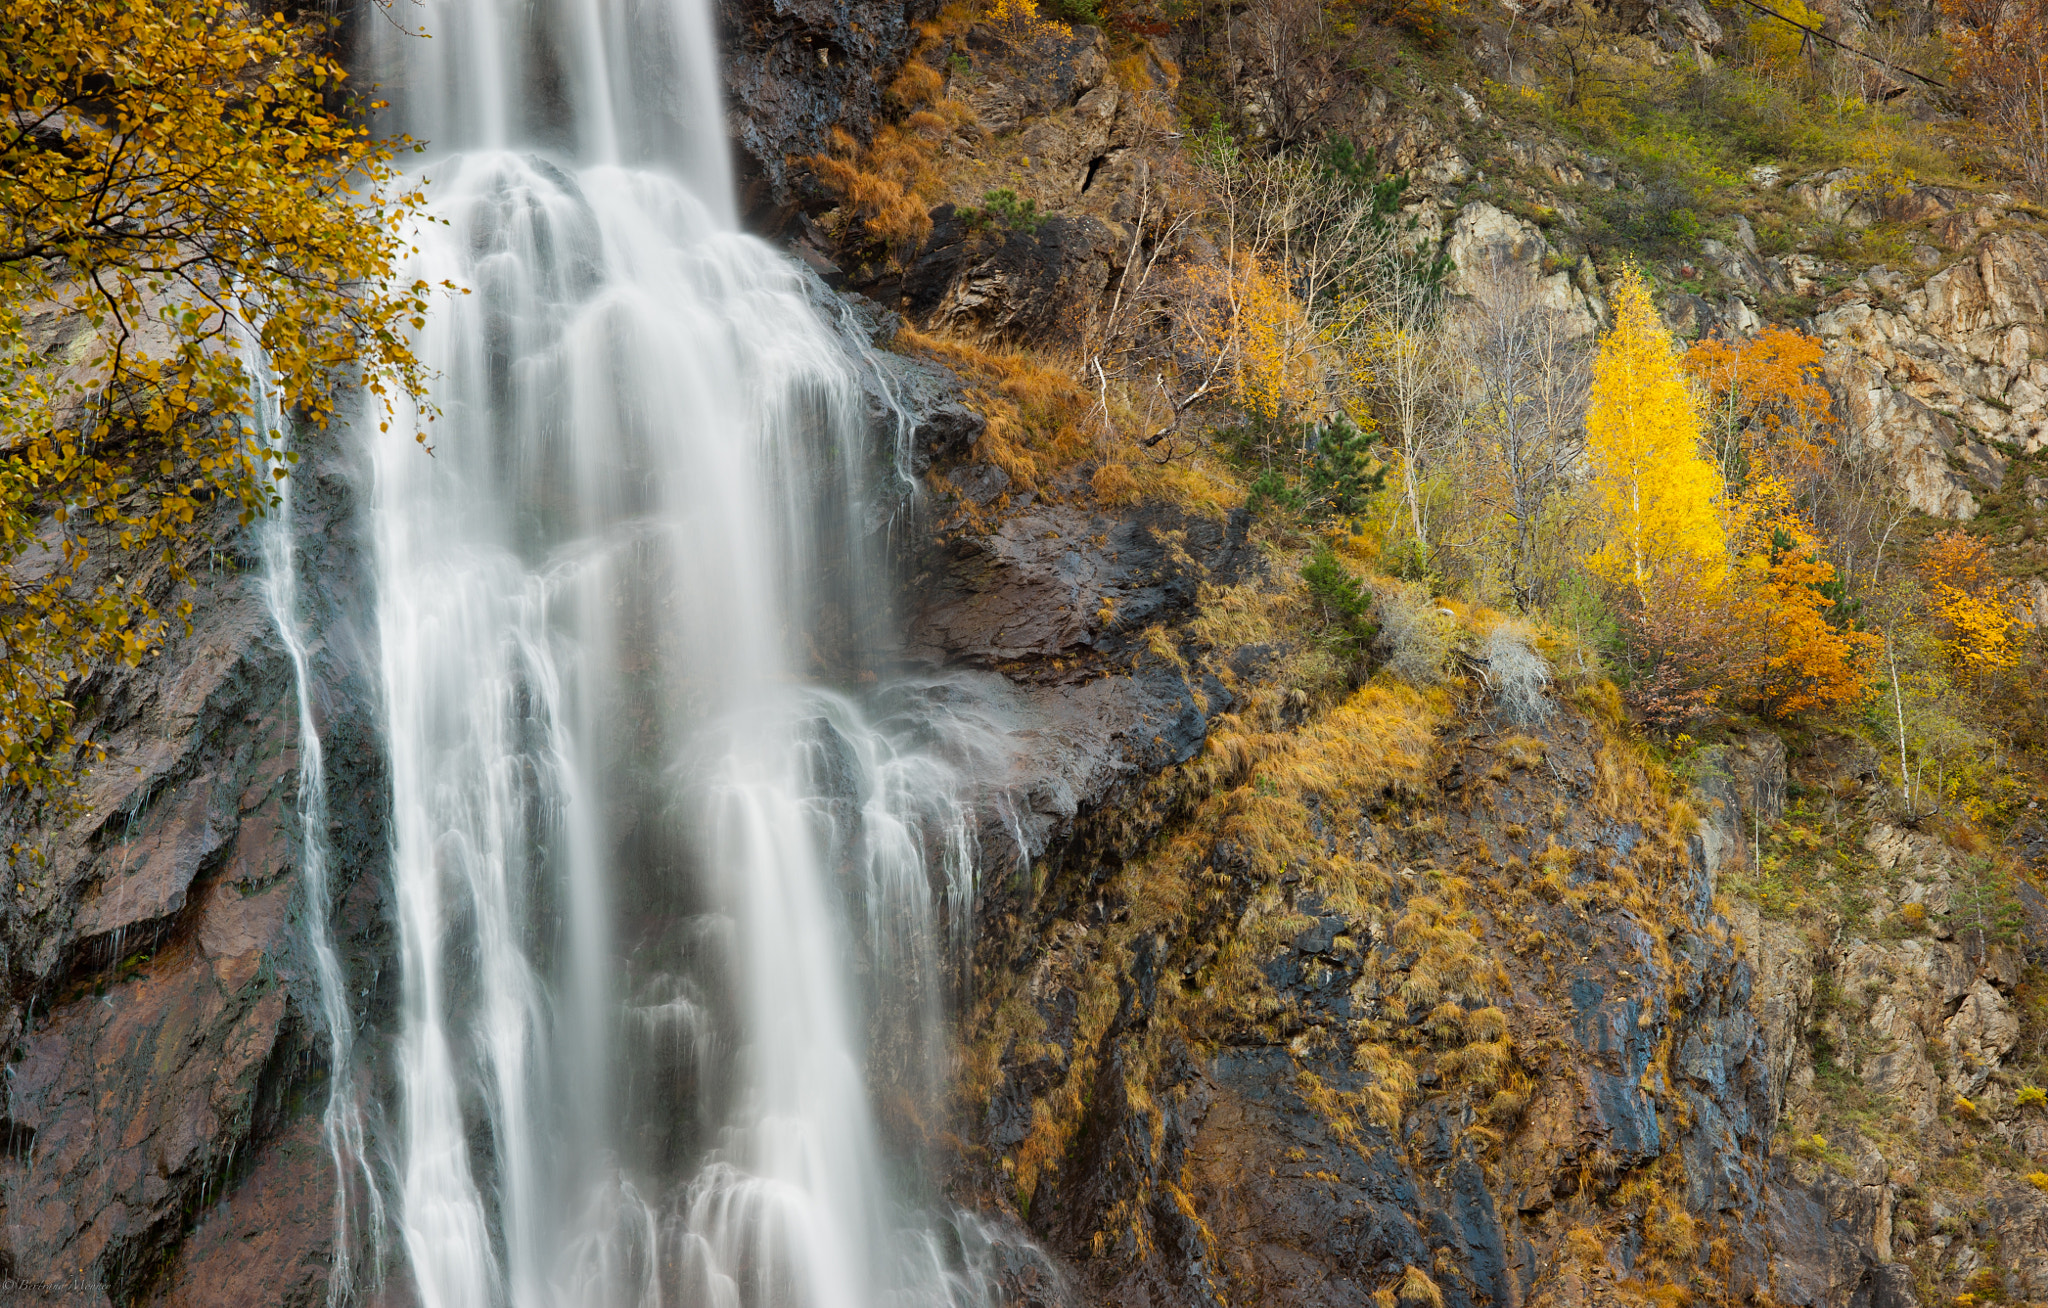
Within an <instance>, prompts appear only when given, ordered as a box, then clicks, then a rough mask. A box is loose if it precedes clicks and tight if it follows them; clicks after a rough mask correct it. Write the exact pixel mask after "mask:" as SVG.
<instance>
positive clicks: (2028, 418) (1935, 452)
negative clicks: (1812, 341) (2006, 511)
mask: <svg viewBox="0 0 2048 1308" xmlns="http://www.w3.org/2000/svg"><path fill="white" fill-rule="evenodd" d="M2044 284H2048V234H2042V233H2040V232H2037V231H2033V230H2019V231H2013V232H2005V231H1999V232H1994V233H1993V234H1992V235H1991V236H1989V237H1987V238H1985V239H1984V240H1983V241H1982V242H1981V244H1979V245H1978V246H1977V247H1976V248H1975V249H1973V250H1972V251H1971V252H1970V253H1969V255H1968V257H1966V258H1964V259H1962V260H1960V261H1959V262H1957V263H1955V264H1953V265H1951V266H1949V267H1948V268H1946V269H1944V270H1942V271H1941V272H1938V273H1936V274H1935V275H1933V276H1932V277H1929V278H1927V279H1926V281H1925V282H1924V283H1923V284H1921V285H1920V286H1918V287H1912V288H1909V286H1908V283H1907V282H1906V281H1905V279H1903V278H1902V277H1899V276H1898V275H1895V274H1893V275H1887V270H1885V269H1882V268H1878V269H1872V270H1870V271H1869V272H1867V273H1865V274H1864V275H1863V276H1862V277H1861V278H1859V279H1858V280H1857V281H1856V282H1855V283H1853V284H1852V285H1851V286H1850V287H1849V288H1848V289H1847V290H1846V291H1845V292H1844V293H1842V294H1841V295H1840V296H1838V297H1837V300H1836V302H1835V303H1833V304H1832V306H1831V307H1829V308H1828V309H1827V310H1826V311H1824V312H1822V313H1821V314H1819V315H1818V316H1817V317H1816V318H1815V319H1814V330H1815V331H1816V332H1817V333H1818V334H1819V335H1820V336H1821V338H1822V339H1823V340H1825V341H1827V342H1828V343H1829V345H1830V347H1831V348H1830V350H1829V353H1828V355H1827V360H1826V370H1827V375H1828V379H1829V381H1830V383H1831V384H1832V385H1833V386H1834V387H1835V388H1837V391H1838V393H1839V394H1840V395H1841V397H1842V403H1843V409H1844V413H1843V417H1844V419H1845V425H1846V427H1847V428H1848V431H1849V433H1850V437H1851V439H1852V440H1854V441H1856V442H1858V443H1859V444H1860V445H1861V446H1862V448H1864V449H1866V450H1868V451H1870V452H1872V453H1875V454H1877V455H1879V456H1881V457H1882V458H1883V459H1884V460H1885V461H1886V462H1887V463H1888V464H1889V465H1890V466H1891V468H1892V469H1893V470H1894V473H1895V475H1896V476H1897V477H1898V478H1899V482H1900V485H1901V488H1902V489H1903V490H1904V491H1905V493H1906V495H1907V498H1908V500H1909V501H1910V503H1911V504H1912V506H1913V507H1914V508H1916V509H1918V510H1920V511H1921V512H1923V513H1931V514H1935V515H1937V516H1941V517H1949V518H1969V517H1973V516H1975V514H1976V512H1977V496H1978V495H1980V494H1982V493H1984V492H1986V491H1995V490H1997V489H1999V487H2000V486H2001V484H2002V483H2003V481H2004V477H2005V469H2006V466H2007V462H2008V457H2009V454H2008V451H2010V450H2012V449H2017V450H2019V451H2022V452H2025V453H2029V454H2031V453H2034V452H2035V451H2037V450H2040V449H2043V448H2048V361H2044V359H2043V358H2042V356H2043V355H2044V354H2048V299H2044V297H2048V292H2044V291H2043V289H2042V287H2043V285H2044Z"/></svg>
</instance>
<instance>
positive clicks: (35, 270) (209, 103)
mask: <svg viewBox="0 0 2048 1308" xmlns="http://www.w3.org/2000/svg"><path fill="white" fill-rule="evenodd" d="M324 35H325V31H324V27H323V26H322V25H319V24H314V25H308V24H306V23H302V22H299V21H295V20H288V19H286V18H283V17H280V16H278V15H275V14H266V13H264V12H262V11H261V10H260V9H257V8H254V7H245V6H241V5H232V4H219V3H215V2H214V0H0V564H15V563H18V562H19V561H21V560H22V559H23V558H24V556H35V557H36V558H37V559H38V560H40V561H38V562H36V563H35V564H34V566H29V567H13V568H9V569H8V570H7V571H6V573H5V578H4V581H0V648H4V654H0V785H7V786H16V787H25V788H27V789H28V790H30V791H32V792H33V791H35V790H37V789H38V788H44V793H45V794H47V793H49V791H48V789H47V788H49V787H53V786H56V785H59V784H61V783H63V782H65V781H67V780H69V779H70V778H71V777H72V776H74V775H75V769H76V767H77V765H78V763H79V761H80V758H79V743H80V742H78V741H77V740H76V739H75V738H74V735H73V723H74V716H75V715H74V710H73V706H72V704H71V703H70V701H69V700H68V699H67V698H66V695H67V687H69V686H70V685H71V684H72V683H73V682H74V680H75V679H76V678H77V677H79V676H80V675H81V674H82V673H84V672H85V671H86V670H87V669H89V668H91V667H93V666H95V665H100V664H104V663H107V662H127V663H134V662H136V661H137V660H139V659H142V658H144V657H146V656H147V655H148V654H149V652H150V651H151V649H152V648H153V647H154V646H155V644H156V642H157V641H158V640H159V639H160V638H161V635H162V631H163V619H162V618H161V617H160V616H159V614H158V612H157V609H156V607H155V606H156V603H157V602H158V599H159V598H160V597H161V596H162V594H163V591H164V590H165V587H164V586H163V585H162V579H163V578H168V579H170V580H176V579H179V578H182V577H183V576H184V575H185V567H186V563H187V556H186V552H187V550H188V548H190V542H191V538H192V536H193V534H194V531H195V524H196V523H198V522H199V520H200V515H201V513H202V512H203V510H204V509H205V506H207V505H208V504H209V503H210V502H215V501H219V500H223V499H225V500H227V501H229V502H231V503H235V502H238V503H239V505H240V507H241V509H242V513H243V517H244V519H245V520H246V519H247V518H248V517H249V516H251V515H253V514H254V513H256V512H260V511H261V510H262V509H263V508H264V507H266V505H267V504H268V503H269V501H270V497H271V493H272V492H271V490H270V487H271V485H272V479H273V478H275V477H281V476H283V475H284V467H283V462H284V461H286V460H288V458H289V457H290V456H279V455H278V454H277V451H276V450H275V449H274V447H272V445H271V444H270V443H268V442H265V443H262V444H255V443H251V442H249V441H247V440H246V439H245V437H244V434H243V431H242V428H241V424H240V423H239V422H237V421H234V420H233V415H237V414H247V413H249V412H251V408H250V383H251V379H250V378H249V377H247V376H246V375H245V373H244V370H243V367H242V365H241V363H240V362H239V359H238V354H237V349H236V334H237V332H238V331H239V330H242V328H238V327H237V326H236V321H237V320H238V319H239V320H240V321H241V322H242V323H243V324H245V325H246V328H247V329H249V330H253V332H254V333H255V334H256V335H257V336H258V337H259V338H260V340H261V343H262V345H263V348H264V350H265V352H266V353H267V355H268V360H269V365H270V368H271V370H272V371H273V373H274V376H273V378H272V379H271V380H272V381H273V382H274V384H275V385H276V387H277V391H278V394H279V396H280V398H281V400H282V401H283V403H284V405H285V406H286V407H287V408H288V409H291V410H295V411H297V412H298V413H300V414H301V415H304V416H306V417H309V418H311V419H313V420H315V421H321V420H324V419H325V418H326V416H327V415H328V414H329V413H331V412H332V410H333V408H334V405H335V402H336V399H337V396H338V393H339V391H340V389H341V388H342V387H344V386H348V385H351V384H356V385H361V386H364V387H366V388H367V389H369V390H371V391H373V392H382V391H383V390H384V389H385V388H387V387H389V386H399V387H403V388H406V389H417V388H418V387H419V385H420V383H421V382H422V381H423V380H424V378H423V375H422V370H421V368H420V366H419V364H418V363H417V361H416V360H415V359H414V357H413V355H412V352H411V349H410V347H409V345H408V343H407V342H408V336H407V329H408V327H416V326H418V325H419V323H420V321H421V315H422V314H423V313H424V312H425V300H424V296H425V294H426V292H427V289H428V288H427V287H425V286H424V285H422V284H414V285H412V286H402V285H398V286H394V285H392V284H391V283H390V282H389V281H388V280H387V279H388V278H389V276H390V274H391V271H392V269H393V268H394V266H395V264H396V261H397V258H398V256H399V255H401V254H402V253H403V252H404V250H405V248H406V247H405V224H406V221H407V217H406V215H407V212H408V210H409V209H410V208H412V207H413V206H414V205H415V204H417V202H418V199H419V196H418V193H417V191H412V190H406V189H404V188H391V187H388V186H387V183H388V182H390V181H391V179H392V177H393V175H394V174H393V170H392V168H391V164H390V161H391V158H392V151H393V148H394V146H395V145H397V144H400V143H396V142H387V141H381V140H378V139H376V138H374V137H372V136H371V135H370V133H369V132H367V131H366V130H365V129H364V128H363V127H362V126H360V125H359V123H358V120H357V118H356V117H355V116H354V109H355V108H356V106H354V105H352V104H351V103H350V101H349V99H348V97H347V96H346V95H345V94H344V89H345V83H344V77H345V74H344V72H343V70H342V69H341V67H340V66H339V65H338V64H336V63H335V62H334V60H333V59H332V58H330V57H329V56H328V55H327V54H325V53H324V52H323V51H324V45H323V40H324ZM102 548H105V549H109V550H111V551H112V552H114V553H115V554H116V555H117V556H118V555H119V554H121V553H127V554H130V555H134V556H137V557H134V558H133V559H132V560H129V561H126V562H122V563H120V564H119V565H118V567H109V568H106V569H104V570H103V571H104V573H105V575H104V577H103V578H102V579H100V580H97V581H88V580H85V579H84V578H83V576H82V573H81V568H82V565H83V564H84V563H85V561H86V556H87V554H88V551H89V550H98V549H102ZM144 575H154V576H155V577H157V578H158V579H159V580H158V581H157V583H156V589H155V590H153V591H152V590H150V589H148V588H146V586H145V583H144V582H143V581H142V580H141V578H142V577H143V576H144ZM17 852H18V851H17Z"/></svg>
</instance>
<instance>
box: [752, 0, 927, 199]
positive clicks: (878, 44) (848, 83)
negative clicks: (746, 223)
mask: <svg viewBox="0 0 2048 1308" xmlns="http://www.w3.org/2000/svg"><path fill="white" fill-rule="evenodd" d="M937 8H938V6H937V4H936V3H934V2H933V0H898V2H897V3H894V4H880V5H858V6H855V5H850V4H846V3H842V2H839V0H720V2H719V5H718V17H719V28H720V32H719V35H720V40H719V49H720V55H721V58H720V67H721V69H722V70H723V72H724V74H725V101H726V104H727V105H728V106H729V108H728V110H727V119H728V121H727V130H728V134H729V135H730V137H731V139H732V143H733V149H734V162H735V164H736V169H735V171H736V172H737V173H738V175H739V183H740V208H741V211H742V212H743V213H746V214H748V215H749V216H750V218H751V219H752V221H753V222H754V224H755V225H756V226H757V227H760V228H763V229H766V230H770V231H774V230H779V229H781V228H782V227H783V226H784V225H786V224H787V222H788V221H789V218H790V216H791V214H792V213H793V211H794V209H795V207H796V204H797V201H798V198H799V191H800V188H801V186H802V178H801V175H800V174H799V173H797V172H795V171H793V170H792V166H791V159H792V158H793V157H795V156H802V155H811V154H821V153H823V152H824V150H825V148H826V144H827V137H828V135H829V134H830V132H831V130H832V129H833V128H834V127H840V128H843V129H845V130H847V131H849V132H851V133H853V134H854V135H855V136H856V137H857V138H859V139H862V140H865V139H866V138H867V137H868V136H869V135H871V134H872V133H873V131H874V126H873V125H874V124H875V123H876V122H878V121H879V120H880V119H881V117H882V96H883V91H884V88H885V87H886V86H887V85H888V82H889V78H888V75H887V74H888V72H889V71H890V70H892V69H894V68H896V67H898V66H900V65H901V64H902V62H903V56H904V54H905V52H906V51H908V50H909V48H910V38H911V29H912V25H913V24H914V23H916V22H918V21H919V20H920V19H923V18H927V17H929V16H930V15H931V13H932V12H933V11H934V10H936V9H937Z"/></svg>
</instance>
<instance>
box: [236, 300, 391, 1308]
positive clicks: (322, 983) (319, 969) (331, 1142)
mask: <svg viewBox="0 0 2048 1308" xmlns="http://www.w3.org/2000/svg"><path fill="white" fill-rule="evenodd" d="M234 328H235V339H236V344H237V351H238V353H239V354H240V356H241V361H242V368H243V372H244V374H245V375H246V376H247V377H248V378H249V382H250V401H251V412H250V415H249V417H250V420H251V421H250V426H249V427H248V428H247V429H246V437H247V439H248V441H249V443H250V444H251V445H252V446H255V447H259V448H260V449H263V450H267V451H271V452H275V453H276V454H278V455H280V456H282V455H283V454H284V451H285V448H286V446H287V445H288V444H289V442H288V441H287V439H286V435H285V416H284V414H283V413H282V412H280V410H279V406H278V403H277V395H276V392H275V391H274V390H273V388H272V382H271V369H270V361H269V359H268V358H266V357H265V356H264V353H263V349H262V347H261V345H259V344H258V342H257V339H256V334H255V332H254V330H253V329H251V328H249V327H247V326H245V325H244V324H242V323H239V322H237V323H235V324H234ZM276 486H277V502H276V503H275V504H274V505H272V506H271V509H270V512H268V513H267V514H265V515H264V517H263V518H262V520H261V522H260V525H259V526H258V528H257V532H256V539H257V548H258V552H259V554H260V556H261V558H262V560H263V602H264V607H265V608H266V609H268V610H269V613H270V619H271V622H272V624H273V625H275V626H276V628H277V634H278V638H279V640H281V641H282V642H283V644H284V649H285V656H286V658H287V660H288V661H289V662H290V664H291V670H292V690H293V708H294V709H295V710H296V713H297V718H298V745H297V748H298V763H299V769H298V770H299V776H298V796H297V809H298V817H299V879H300V883H301V885H302V887H303V890H304V901H303V902H304V905H305V926H306V936H307V940H308V941H309V943H310V946H311V954H312V960H313V973H314V982H315V984H316V986H317V988H318V994H319V1002H320V1017H321V1021H322V1023H323V1024H324V1025H325V1026H326V1028H327V1066H328V1070H329V1075H328V1085H327V1107H326V1110H325V1111H324V1112H323V1113H322V1115H321V1127H322V1131H323V1134H324V1135H325V1137H326V1141H327V1150H328V1154H329V1156H330V1157H331V1158H332V1160H333V1163H334V1186H335V1193H334V1224H335V1256H334V1264H333V1268H332V1271H331V1272H330V1273H329V1281H330V1284H331V1286H332V1287H333V1293H332V1294H330V1296H329V1297H330V1299H331V1300H334V1301H337V1302H338V1301H340V1300H341V1299H342V1298H344V1297H346V1296H347V1294H348V1293H349V1291H350V1289H351V1288H352V1286H353V1284H354V1278H355V1272H356V1269H355V1265H354V1252H355V1249H356V1246H357V1244H358V1243H359V1242H362V1243H367V1245H368V1246H369V1248H368V1250H367V1252H368V1253H369V1256H370V1262H371V1265H372V1266H373V1267H374V1266H375V1265H376V1264H377V1263H378V1262H380V1261H381V1259H382V1250H381V1248H380V1247H379V1246H380V1244H381V1241H382V1235H383V1229H384V1211H383V1195H382V1193H381V1192H380V1190H379V1188H378V1182H377V1176H376V1173H375V1171H374V1169H373V1168H372V1166H371V1162H370V1157H369V1154H368V1152H367V1150H366V1147H365V1144H366V1136H367V1132H366V1130H365V1125H364V1122H363V1114H362V1105H361V1103H360V1102H359V1100H358V1098H357V1093H356V1092H357V1086H356V1081H355V1076H354V1070H355V1018H354V1015H353V1014H352V1013H351V1012H350V1009H349V1003H348V983H347V981H346V980H345V979H344V976H343V971H342V965H341V959H340V957H339V956H338V955H337V954H336V952H335V948H334V933H333V931H332V930H331V928H330V927H329V924H328V916H329V913H330V911H331V904H332V900H333V885H332V880H331V878H330V875H329V873H330V871H331V869H332V864H333V856H334V851H333V849H332V848H331V847H330V845H329V842H328V806H327V763H326V751H325V749H324V748H323V746H322V743H321V740H320V724H319V717H318V714H317V713H315V711H314V706H313V685H314V681H313V668H312V654H311V645H312V641H311V638H310V637H309V634H308V631H307V624H306V617H305V614H304V612H303V606H302V604H301V601H300V595H299V560H298V546H297V541H296V539H295V536H294V532H295V530H296V525H297V524H296V522H295V519H294V515H293V513H292V507H293V504H292V502H293V500H294V499H295V498H296V497H297V493H298V487H297V485H296V482H295V479H293V478H290V477H286V478H284V479H282V480H280V481H278V482H277V483H276Z"/></svg>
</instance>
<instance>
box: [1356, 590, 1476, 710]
mask: <svg viewBox="0 0 2048 1308" xmlns="http://www.w3.org/2000/svg"><path fill="white" fill-rule="evenodd" d="M1379 602H1380V607H1379V613H1380V630H1379V639H1378V641H1377V642H1376V644H1375V649H1376V651H1377V652H1378V653H1379V655H1380V661H1381V663H1382V664H1383V665H1384V666H1385V667H1386V669H1387V671H1389V672H1391V673H1393V674H1394V675H1395V676H1397V677H1399V678H1400V679H1401V680H1403V681H1405V682H1407V683H1408V684H1409V685H1411V686H1433V685H1435V684H1436V683H1437V682H1439V681H1441V680H1443V676H1444V665H1445V664H1447V663H1448V662H1450V657H1451V642H1452V639H1453V637H1454V636H1455V634H1456V630H1457V629H1456V625H1455V624H1454V623H1453V622H1452V620H1451V619H1450V618H1447V617H1445V616H1444V615H1443V614H1442V613H1441V612H1439V611H1438V609H1437V605H1436V601H1435V600H1433V599H1431V598H1430V594H1429V592H1428V591H1427V590H1425V589H1423V588H1422V587H1421V586H1419V585H1417V584H1416V583H1414V582H1390V583H1388V584H1387V585H1386V586H1385V587H1384V588H1382V589H1381V590H1380V592H1379Z"/></svg>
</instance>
